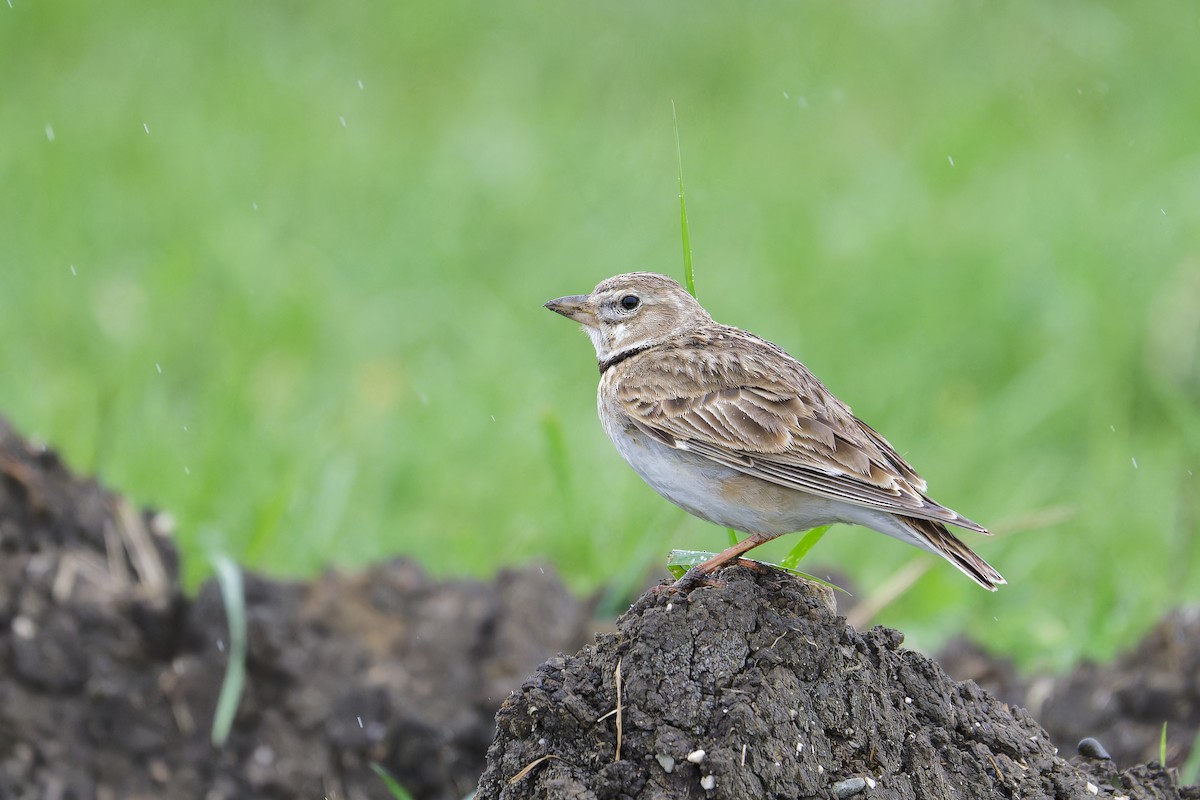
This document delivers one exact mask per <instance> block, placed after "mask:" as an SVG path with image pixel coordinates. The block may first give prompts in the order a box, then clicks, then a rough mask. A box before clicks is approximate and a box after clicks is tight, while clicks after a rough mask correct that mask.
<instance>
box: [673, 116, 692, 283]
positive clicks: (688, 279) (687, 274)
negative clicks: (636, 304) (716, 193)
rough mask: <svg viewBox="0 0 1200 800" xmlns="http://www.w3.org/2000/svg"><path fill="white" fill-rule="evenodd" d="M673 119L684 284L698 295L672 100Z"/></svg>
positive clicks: (680, 153) (680, 148) (677, 118)
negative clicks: (693, 270)
mask: <svg viewBox="0 0 1200 800" xmlns="http://www.w3.org/2000/svg"><path fill="white" fill-rule="evenodd" d="M671 121H672V122H674V123H675V162H676V165H677V166H678V168H679V229H680V231H681V232H682V233H683V285H684V286H686V287H687V290H688V291H689V292H690V293H691V295H692V297H695V296H696V277H695V274H694V273H693V272H692V240H691V238H690V237H689V236H688V221H687V202H686V201H685V200H684V197H683V148H682V147H680V145H679V116H678V115H677V114H676V113H675V101H674V100H672V101H671Z"/></svg>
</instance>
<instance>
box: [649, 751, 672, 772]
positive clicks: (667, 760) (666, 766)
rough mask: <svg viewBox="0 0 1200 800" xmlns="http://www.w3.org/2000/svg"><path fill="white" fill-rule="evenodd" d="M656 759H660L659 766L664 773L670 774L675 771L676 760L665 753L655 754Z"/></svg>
mask: <svg viewBox="0 0 1200 800" xmlns="http://www.w3.org/2000/svg"><path fill="white" fill-rule="evenodd" d="M654 757H655V758H656V759H658V765H659V766H660V767H662V768H663V772H665V773H667V774H670V773H671V772H674V770H675V759H673V758H671V757H670V756H668V755H665V754H663V753H655V755H654Z"/></svg>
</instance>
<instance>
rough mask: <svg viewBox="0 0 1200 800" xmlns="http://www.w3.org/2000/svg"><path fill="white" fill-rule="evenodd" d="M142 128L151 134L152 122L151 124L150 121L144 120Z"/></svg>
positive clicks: (147, 133)
mask: <svg viewBox="0 0 1200 800" xmlns="http://www.w3.org/2000/svg"><path fill="white" fill-rule="evenodd" d="M142 129H143V130H144V131H146V135H147V136H149V135H150V124H149V123H148V122H143V123H142Z"/></svg>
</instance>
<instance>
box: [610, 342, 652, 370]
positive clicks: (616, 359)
mask: <svg viewBox="0 0 1200 800" xmlns="http://www.w3.org/2000/svg"><path fill="white" fill-rule="evenodd" d="M653 346H654V345H649V344H640V345H638V346H637V347H631V348H629V349H628V350H622V351H621V352H619V353H617V354H616V355H615V356H610V357H609V358H606V359H605V360H604V361H601V362H599V364H598V366H599V367H600V374H601V375H603V374H604V373H606V372H608V371H609V370H610V369H612V368H613V367H615V366H616V365H617V364H620V363H621V362H622V361H624V360H625V359H627V358H632V357H633V356H636V355H637V354H638V353H644V352H646V351H647V350H649V349H650V348H651V347H653Z"/></svg>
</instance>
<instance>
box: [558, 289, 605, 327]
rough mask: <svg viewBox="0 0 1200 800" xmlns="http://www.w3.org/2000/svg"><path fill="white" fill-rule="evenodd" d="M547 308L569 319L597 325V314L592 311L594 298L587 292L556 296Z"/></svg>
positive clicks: (590, 325)
mask: <svg viewBox="0 0 1200 800" xmlns="http://www.w3.org/2000/svg"><path fill="white" fill-rule="evenodd" d="M546 308H548V309H550V310H551V311H553V312H554V313H555V314H562V315H563V316H564V317H566V318H567V319H573V320H575V321H576V322H581V323H583V324H584V325H587V326H589V327H592V328H594V327H596V314H595V312H594V311H592V298H591V296H589V295H586V294H572V295H568V296H566V297H556V298H554V299H553V300H551V301H550V302H549V303H546Z"/></svg>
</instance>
